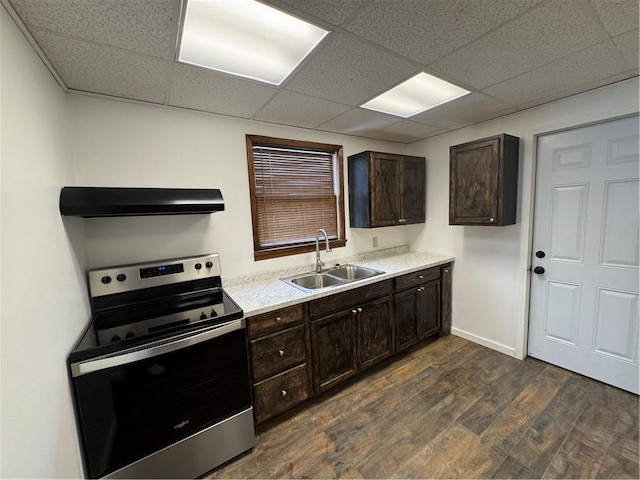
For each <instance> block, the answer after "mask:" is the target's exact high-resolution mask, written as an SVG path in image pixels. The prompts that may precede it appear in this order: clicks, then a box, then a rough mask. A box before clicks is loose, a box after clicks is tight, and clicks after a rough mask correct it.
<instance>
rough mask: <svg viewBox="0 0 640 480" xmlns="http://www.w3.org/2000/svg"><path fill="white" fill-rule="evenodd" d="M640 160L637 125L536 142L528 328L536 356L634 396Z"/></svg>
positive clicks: (626, 122) (622, 122) (630, 121)
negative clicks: (629, 392)
mask: <svg viewBox="0 0 640 480" xmlns="http://www.w3.org/2000/svg"><path fill="white" fill-rule="evenodd" d="M638 151H639V148H638V117H631V118H625V119H619V120H612V121H609V122H605V123H600V124H597V125H590V126H587V127H580V128H576V129H573V130H568V131H564V132H559V133H552V134H548V135H543V136H540V137H539V138H538V159H537V169H538V170H537V173H536V193H535V214H534V235H533V248H532V251H533V252H538V251H543V252H545V255H544V256H543V257H542V258H538V257H536V256H535V255H534V256H533V257H532V260H531V267H532V279H531V309H530V325H529V354H530V355H531V356H533V357H536V358H539V359H541V360H544V361H547V362H550V363H554V364H556V365H559V366H561V367H563V368H567V369H569V370H573V371H575V372H578V373H581V374H583V375H586V376H590V377H592V378H596V379H598V380H601V381H603V382H605V383H609V384H611V385H614V386H617V387H620V388H623V389H626V390H629V391H632V392H635V393H638V389H639V386H638V376H639V371H638V328H639V327H638V323H639V319H638V306H639V305H638V297H639V295H638V289H639V287H638V283H639V279H638V273H639V272H638V247H639V242H638V235H639V230H638V229H639V220H638V218H639V215H640V212H639V204H640V198H639V195H640V191H639V180H638V176H639V174H638V173H639V172H638V158H639V155H638ZM536 267H541V268H536Z"/></svg>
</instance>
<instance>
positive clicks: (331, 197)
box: [247, 135, 346, 260]
mask: <svg viewBox="0 0 640 480" xmlns="http://www.w3.org/2000/svg"><path fill="white" fill-rule="evenodd" d="M247 159H248V163H249V187H250V193H251V215H252V220H253V249H254V258H255V259H256V260H264V259H267V258H275V257H282V256H285V255H295V254H298V253H304V252H311V251H314V250H315V238H316V232H317V231H318V229H319V228H324V229H325V230H326V232H327V235H328V236H329V242H330V245H331V247H332V248H333V247H343V246H344V245H345V243H346V239H345V228H344V194H343V191H344V176H343V166H342V165H343V160H342V146H341V145H328V144H324V143H314V142H304V141H298V140H287V139H283V138H272V137H262V136H257V135H247ZM322 240H324V239H322Z"/></svg>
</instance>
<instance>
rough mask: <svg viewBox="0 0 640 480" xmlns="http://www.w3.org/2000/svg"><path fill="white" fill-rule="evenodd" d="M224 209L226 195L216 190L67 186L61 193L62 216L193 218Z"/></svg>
mask: <svg viewBox="0 0 640 480" xmlns="http://www.w3.org/2000/svg"><path fill="white" fill-rule="evenodd" d="M222 210H224V200H223V198H222V193H221V192H220V190H219V189H213V188H211V189H210V188H127V187H63V188H62V191H61V192H60V213H61V214H62V215H73V216H80V217H123V216H146V215H193V214H204V213H213V212H220V211H222Z"/></svg>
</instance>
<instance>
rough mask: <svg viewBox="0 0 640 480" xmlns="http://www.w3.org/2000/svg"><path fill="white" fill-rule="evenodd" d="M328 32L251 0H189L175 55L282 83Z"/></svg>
mask: <svg viewBox="0 0 640 480" xmlns="http://www.w3.org/2000/svg"><path fill="white" fill-rule="evenodd" d="M327 33H329V32H328V31H327V30H324V29H322V28H320V27H316V26H315V25H311V24H309V23H307V22H304V21H302V20H300V19H299V18H296V17H292V16H291V15H288V14H286V13H284V12H281V11H280V10H276V9H275V8H272V7H269V6H267V5H265V4H263V3H260V2H256V1H254V0H189V1H188V3H187V6H186V10H185V15H184V21H183V28H182V39H181V42H180V51H179V52H178V61H180V62H183V63H189V64H192V65H198V66H200V67H204V68H210V69H212V70H218V71H221V72H226V73H230V74H233V75H239V76H241V77H246V78H251V79H254V80H259V81H261V82H266V83H270V84H273V85H280V84H281V83H282V82H283V81H284V79H285V78H287V76H288V75H289V74H290V73H291V72H292V71H293V70H294V69H295V68H296V67H297V66H298V65H299V64H300V62H302V60H303V59H304V58H305V57H306V56H307V55H308V54H309V53H310V52H311V50H313V49H314V48H315V47H316V45H318V43H320V41H321V40H322V39H323V38H324V37H325V35H327Z"/></svg>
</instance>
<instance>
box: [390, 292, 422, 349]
mask: <svg viewBox="0 0 640 480" xmlns="http://www.w3.org/2000/svg"><path fill="white" fill-rule="evenodd" d="M418 288H419V287H417V288H411V289H409V290H405V291H403V292H399V293H396V294H395V295H394V297H395V304H396V319H395V320H396V351H400V350H402V349H404V348H407V347H408V346H410V345H413V344H414V343H416V342H417V341H418V295H419V294H420V292H419V291H418Z"/></svg>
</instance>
